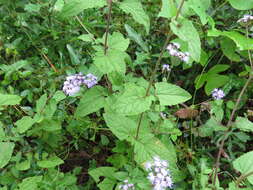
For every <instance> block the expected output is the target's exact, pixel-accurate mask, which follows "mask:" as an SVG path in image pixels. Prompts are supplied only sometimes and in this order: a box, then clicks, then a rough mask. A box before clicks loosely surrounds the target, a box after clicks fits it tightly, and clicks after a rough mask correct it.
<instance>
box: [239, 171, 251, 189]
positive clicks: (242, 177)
mask: <svg viewBox="0 0 253 190" xmlns="http://www.w3.org/2000/svg"><path fill="white" fill-rule="evenodd" d="M251 175H253V171H252V172H249V173H247V174H244V175H241V176H240V177H239V178H238V179H237V180H236V186H237V187H239V185H240V183H241V181H242V180H244V179H245V178H247V177H249V176H251Z"/></svg>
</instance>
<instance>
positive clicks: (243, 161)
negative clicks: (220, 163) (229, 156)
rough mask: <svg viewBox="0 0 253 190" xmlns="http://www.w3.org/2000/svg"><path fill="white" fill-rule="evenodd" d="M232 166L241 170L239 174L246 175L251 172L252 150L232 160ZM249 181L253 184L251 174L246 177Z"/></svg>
mask: <svg viewBox="0 0 253 190" xmlns="http://www.w3.org/2000/svg"><path fill="white" fill-rule="evenodd" d="M233 166H234V168H235V169H236V170H238V171H240V172H241V175H246V174H248V173H250V172H253V151H250V152H247V153H245V154H243V155H242V156H240V157H239V158H237V159H235V160H234V161H233ZM247 179H248V180H249V182H250V183H251V184H253V176H252V175H250V176H248V177H247Z"/></svg>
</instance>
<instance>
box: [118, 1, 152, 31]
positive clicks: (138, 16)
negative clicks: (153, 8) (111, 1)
mask: <svg viewBox="0 0 253 190" xmlns="http://www.w3.org/2000/svg"><path fill="white" fill-rule="evenodd" d="M119 8H120V9H122V10H123V11H124V12H125V13H127V14H131V15H132V17H133V19H134V20H135V21H136V22H138V23H140V24H142V25H144V26H145V29H146V32H147V33H149V28H150V21H149V17H148V15H147V14H146V13H145V11H144V10H143V7H142V4H141V2H140V1H139V0H124V1H123V2H120V5H119Z"/></svg>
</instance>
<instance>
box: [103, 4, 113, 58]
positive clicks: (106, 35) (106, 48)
mask: <svg viewBox="0 0 253 190" xmlns="http://www.w3.org/2000/svg"><path fill="white" fill-rule="evenodd" d="M107 3H108V9H109V10H108V14H107V26H106V31H105V43H104V54H105V55H106V54H107V50H108V45H107V44H108V34H109V27H110V22H111V16H112V0H107Z"/></svg>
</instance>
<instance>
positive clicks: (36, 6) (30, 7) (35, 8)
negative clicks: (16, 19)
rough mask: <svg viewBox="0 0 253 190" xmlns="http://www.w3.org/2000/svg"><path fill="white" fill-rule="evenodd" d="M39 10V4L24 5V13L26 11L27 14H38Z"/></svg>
mask: <svg viewBox="0 0 253 190" xmlns="http://www.w3.org/2000/svg"><path fill="white" fill-rule="evenodd" d="M40 8H41V5H40V4H32V3H28V4H26V5H25V11H27V12H35V13H39V12H40Z"/></svg>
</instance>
